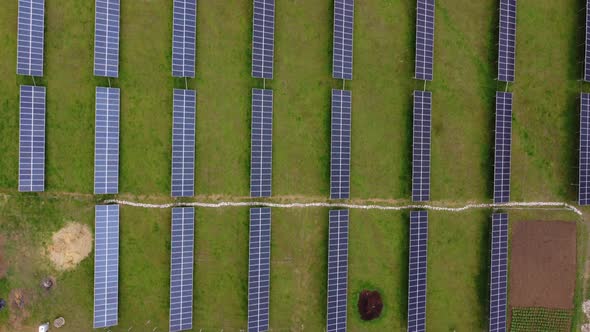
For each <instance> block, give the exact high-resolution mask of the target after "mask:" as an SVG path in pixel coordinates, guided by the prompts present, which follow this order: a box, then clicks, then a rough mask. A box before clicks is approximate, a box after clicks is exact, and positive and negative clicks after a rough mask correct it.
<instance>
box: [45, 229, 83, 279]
mask: <svg viewBox="0 0 590 332" xmlns="http://www.w3.org/2000/svg"><path fill="white" fill-rule="evenodd" d="M91 251H92V233H91V231H90V227H88V226H87V225H83V224H80V223H69V224H67V225H66V226H65V227H64V228H62V229H60V230H59V231H58V232H57V233H55V234H53V237H52V241H51V244H50V245H49V247H47V256H48V257H49V259H50V260H51V262H52V263H53V265H54V266H55V267H56V268H57V269H58V270H69V269H72V268H74V267H76V265H78V264H79V263H80V262H81V261H82V260H83V259H84V258H86V257H88V255H89V254H90V252H91Z"/></svg>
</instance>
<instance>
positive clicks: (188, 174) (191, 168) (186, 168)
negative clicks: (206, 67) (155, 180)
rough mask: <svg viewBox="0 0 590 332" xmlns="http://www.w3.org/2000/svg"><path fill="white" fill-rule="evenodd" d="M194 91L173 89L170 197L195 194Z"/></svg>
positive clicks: (195, 95) (195, 93)
mask: <svg viewBox="0 0 590 332" xmlns="http://www.w3.org/2000/svg"><path fill="white" fill-rule="evenodd" d="M196 97H197V92H196V91H195V90H181V89H174V111H173V126H172V196H173V197H189V196H193V195H194V193H195V113H196Z"/></svg>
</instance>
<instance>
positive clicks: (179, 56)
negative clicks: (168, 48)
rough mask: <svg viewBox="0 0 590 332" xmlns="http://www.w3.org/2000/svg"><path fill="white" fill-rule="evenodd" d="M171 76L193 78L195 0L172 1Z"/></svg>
mask: <svg viewBox="0 0 590 332" xmlns="http://www.w3.org/2000/svg"><path fill="white" fill-rule="evenodd" d="M172 23H173V31H172V76H174V77H195V62H196V59H195V57H196V43H197V0H174V17H173V22H172Z"/></svg>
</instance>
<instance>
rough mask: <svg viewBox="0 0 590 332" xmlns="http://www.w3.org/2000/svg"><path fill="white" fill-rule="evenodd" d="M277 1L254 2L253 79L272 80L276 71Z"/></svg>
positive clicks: (263, 0)
mask: <svg viewBox="0 0 590 332" xmlns="http://www.w3.org/2000/svg"><path fill="white" fill-rule="evenodd" d="M274 32H275V0H254V10H253V13H252V77H255V78H265V79H272V78H273V71H274V37H275V34H274Z"/></svg>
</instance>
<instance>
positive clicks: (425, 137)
mask: <svg viewBox="0 0 590 332" xmlns="http://www.w3.org/2000/svg"><path fill="white" fill-rule="evenodd" d="M431 113H432V92H430V91H414V119H413V122H414V123H413V144H412V201H414V202H424V201H428V200H430V132H431Z"/></svg>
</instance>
